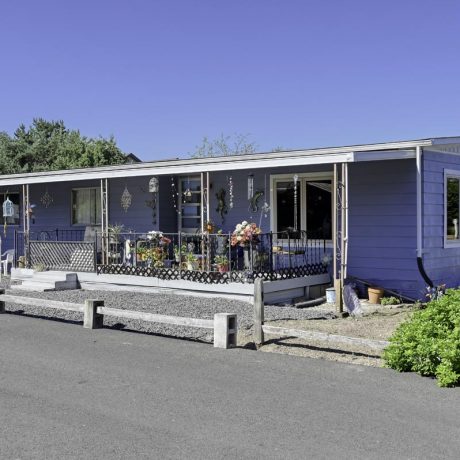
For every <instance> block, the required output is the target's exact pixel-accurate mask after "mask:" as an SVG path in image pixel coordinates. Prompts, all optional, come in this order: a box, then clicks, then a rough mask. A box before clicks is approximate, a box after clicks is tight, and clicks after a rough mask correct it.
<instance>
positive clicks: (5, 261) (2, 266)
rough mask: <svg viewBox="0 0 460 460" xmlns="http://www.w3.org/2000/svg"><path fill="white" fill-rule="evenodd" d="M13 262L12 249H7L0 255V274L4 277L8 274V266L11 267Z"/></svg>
mask: <svg viewBox="0 0 460 460" xmlns="http://www.w3.org/2000/svg"><path fill="white" fill-rule="evenodd" d="M13 261H14V249H8V251H5V252H4V253H3V254H2V255H1V259H0V272H3V274H4V275H7V274H8V265H9V264H11V266H13Z"/></svg>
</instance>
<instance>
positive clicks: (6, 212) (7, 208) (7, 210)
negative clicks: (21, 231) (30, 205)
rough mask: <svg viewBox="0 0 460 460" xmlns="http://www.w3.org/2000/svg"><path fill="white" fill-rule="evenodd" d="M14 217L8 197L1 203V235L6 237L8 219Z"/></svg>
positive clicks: (12, 207) (12, 206) (11, 203)
mask: <svg viewBox="0 0 460 460" xmlns="http://www.w3.org/2000/svg"><path fill="white" fill-rule="evenodd" d="M13 216H14V205H13V202H12V201H11V200H10V199H9V197H8V195H7V196H6V200H5V201H4V202H3V234H4V236H6V229H7V228H8V217H13Z"/></svg>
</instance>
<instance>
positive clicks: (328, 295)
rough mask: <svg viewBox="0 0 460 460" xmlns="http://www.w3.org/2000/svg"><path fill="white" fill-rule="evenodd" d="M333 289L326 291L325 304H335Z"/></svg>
mask: <svg viewBox="0 0 460 460" xmlns="http://www.w3.org/2000/svg"><path fill="white" fill-rule="evenodd" d="M335 299H336V297H335V289H334V288H333V287H330V288H327V289H326V302H327V303H335Z"/></svg>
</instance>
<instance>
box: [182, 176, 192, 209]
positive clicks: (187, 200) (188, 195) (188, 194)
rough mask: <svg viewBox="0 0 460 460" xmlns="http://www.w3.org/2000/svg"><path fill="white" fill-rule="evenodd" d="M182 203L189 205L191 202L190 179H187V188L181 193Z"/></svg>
mask: <svg viewBox="0 0 460 460" xmlns="http://www.w3.org/2000/svg"><path fill="white" fill-rule="evenodd" d="M183 195H184V197H183V199H184V203H190V202H191V201H192V191H191V190H190V177H187V188H186V189H185V191H184V193H183Z"/></svg>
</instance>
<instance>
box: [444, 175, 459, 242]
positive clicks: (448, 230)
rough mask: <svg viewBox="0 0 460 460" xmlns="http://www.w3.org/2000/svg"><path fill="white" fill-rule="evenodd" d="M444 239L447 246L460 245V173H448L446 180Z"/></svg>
mask: <svg viewBox="0 0 460 460" xmlns="http://www.w3.org/2000/svg"><path fill="white" fill-rule="evenodd" d="M444 182H445V183H444V214H445V218H444V222H445V225H444V228H445V230H444V238H445V242H446V245H449V244H453V243H457V244H460V232H459V210H460V171H459V172H458V173H457V175H454V174H451V173H446V174H445V180H444Z"/></svg>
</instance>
